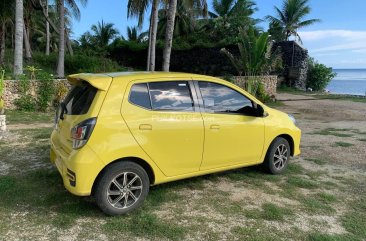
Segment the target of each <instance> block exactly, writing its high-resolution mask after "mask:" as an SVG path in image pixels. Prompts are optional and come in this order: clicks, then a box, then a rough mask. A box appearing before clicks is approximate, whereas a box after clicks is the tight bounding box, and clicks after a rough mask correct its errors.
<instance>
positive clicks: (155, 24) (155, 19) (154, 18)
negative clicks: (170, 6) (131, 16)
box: [149, 0, 159, 71]
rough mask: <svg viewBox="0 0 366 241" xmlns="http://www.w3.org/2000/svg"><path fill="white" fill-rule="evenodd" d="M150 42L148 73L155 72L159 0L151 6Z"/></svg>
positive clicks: (155, 0)
mask: <svg viewBox="0 0 366 241" xmlns="http://www.w3.org/2000/svg"><path fill="white" fill-rule="evenodd" d="M151 13H152V15H151V20H150V21H151V29H150V31H151V34H150V37H151V42H150V41H149V43H150V44H151V46H149V51H150V53H149V57H150V61H149V64H150V66H149V70H150V71H155V55H156V54H155V52H156V35H157V30H158V13H159V0H154V1H153V4H152V10H151Z"/></svg>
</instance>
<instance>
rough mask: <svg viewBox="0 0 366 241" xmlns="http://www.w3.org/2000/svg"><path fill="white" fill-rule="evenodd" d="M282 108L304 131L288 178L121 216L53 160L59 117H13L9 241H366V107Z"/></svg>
mask: <svg viewBox="0 0 366 241" xmlns="http://www.w3.org/2000/svg"><path fill="white" fill-rule="evenodd" d="M278 99H280V100H282V103H283V105H280V106H279V107H275V108H276V109H279V110H282V111H285V112H287V113H289V114H292V115H293V116H295V118H296V120H297V125H298V126H299V127H300V129H301V130H302V142H301V151H302V153H301V155H300V156H299V157H295V158H294V159H292V160H291V162H290V164H289V169H288V170H287V172H286V173H284V174H283V175H278V176H273V175H268V174H264V173H263V172H262V171H261V170H260V169H259V168H256V167H254V168H243V169H239V170H233V171H228V172H224V173H218V174H213V175H207V176H204V177H197V178H192V179H187V180H182V181H177V182H173V183H168V184H162V185H158V186H154V187H152V188H151V190H150V193H149V196H148V198H147V200H146V201H145V204H144V205H143V206H142V208H140V210H138V211H135V212H133V213H131V214H129V215H127V216H122V217H106V216H105V215H104V214H102V213H101V212H100V210H99V209H98V208H97V207H96V205H95V202H94V200H93V198H89V197H85V198H81V197H75V196H73V195H71V194H69V193H68V192H67V191H66V190H65V189H64V188H63V185H62V181H61V179H60V177H59V174H58V173H57V171H56V169H55V167H54V166H52V165H51V164H50V163H49V157H48V155H49V140H48V138H49V135H50V132H51V131H52V124H51V123H52V116H51V114H50V115H49V116H45V117H42V118H39V119H40V121H37V122H35V123H33V122H32V121H31V120H32V116H23V114H19V113H18V114H16V113H15V114H16V115H17V116H16V121H12V116H11V115H15V114H10V116H9V123H8V127H9V130H10V131H9V132H8V133H7V134H6V135H2V136H1V138H0V240H68V241H73V240H159V241H160V240H257V241H267V240H308V241H339V240H360V241H363V240H366V238H365V237H366V185H365V183H366V103H361V102H352V101H346V100H327V99H316V98H313V97H311V96H308V95H306V96H305V95H294V94H288V93H286V94H279V95H278ZM13 119H15V118H14V117H13ZM22 120H26V121H22Z"/></svg>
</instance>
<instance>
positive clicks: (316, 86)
mask: <svg viewBox="0 0 366 241" xmlns="http://www.w3.org/2000/svg"><path fill="white" fill-rule="evenodd" d="M335 76H336V74H335V73H334V72H333V71H332V68H328V67H327V66H325V65H324V64H319V63H318V62H317V61H315V60H314V59H310V60H309V70H308V79H307V88H311V89H312V90H314V91H323V90H324V89H325V88H326V87H327V85H328V84H329V82H330V81H331V80H332V79H333V78H334V77H335Z"/></svg>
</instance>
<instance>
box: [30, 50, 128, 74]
mask: <svg viewBox="0 0 366 241" xmlns="http://www.w3.org/2000/svg"><path fill="white" fill-rule="evenodd" d="M33 65H35V66H37V67H39V68H41V69H42V70H43V71H45V72H48V73H54V72H55V70H56V66H57V55H56V54H55V53H53V54H50V55H49V56H45V55H44V54H43V53H34V55H33ZM122 70H124V68H123V67H121V66H120V65H118V63H117V62H115V61H113V60H110V59H107V58H104V57H98V56H87V55H84V54H75V55H74V56H70V55H66V56H65V73H66V74H75V73H101V72H113V71H122Z"/></svg>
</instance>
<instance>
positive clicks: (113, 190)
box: [95, 161, 150, 215]
mask: <svg viewBox="0 0 366 241" xmlns="http://www.w3.org/2000/svg"><path fill="white" fill-rule="evenodd" d="M96 185H97V186H96V189H95V198H96V201H97V204H98V206H99V208H100V209H101V210H102V211H103V212H104V213H106V214H108V215H120V214H126V213H128V212H130V211H132V210H134V209H136V208H138V207H140V206H141V205H142V203H143V202H144V200H145V198H146V196H147V194H148V193H149V187H150V181H149V177H148V175H147V173H146V171H145V170H144V169H143V168H142V167H141V166H140V165H138V164H136V163H134V162H128V161H123V162H118V163H114V164H112V165H110V166H108V167H107V168H106V170H105V171H104V172H103V174H102V176H101V178H100V179H99V181H98V183H97V184H96Z"/></svg>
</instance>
